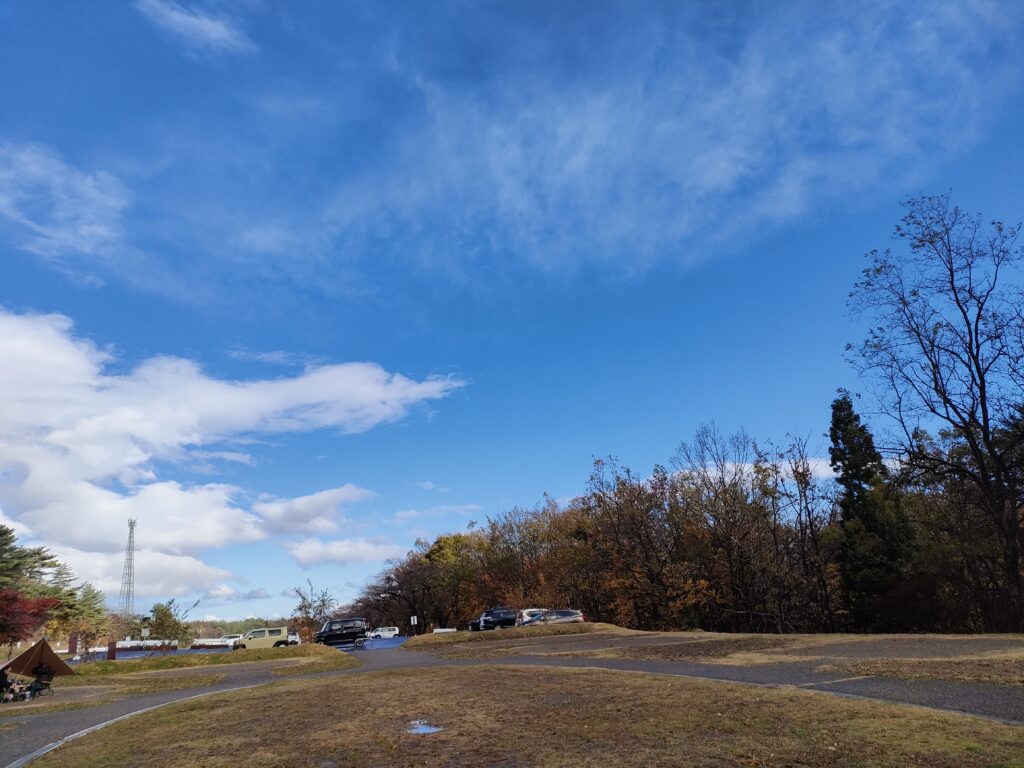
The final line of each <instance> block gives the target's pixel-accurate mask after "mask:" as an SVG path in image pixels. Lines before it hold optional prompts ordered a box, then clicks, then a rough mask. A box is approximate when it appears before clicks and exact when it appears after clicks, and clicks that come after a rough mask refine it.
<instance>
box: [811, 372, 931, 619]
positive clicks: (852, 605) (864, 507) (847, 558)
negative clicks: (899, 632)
mask: <svg viewBox="0 0 1024 768" xmlns="http://www.w3.org/2000/svg"><path fill="white" fill-rule="evenodd" d="M829 437H830V438H831V440H832V445H831V447H830V448H829V458H830V460H831V464H832V469H833V470H835V472H836V482H837V483H838V484H839V486H840V487H841V488H842V493H841V495H840V499H839V508H840V513H841V527H842V546H841V547H840V550H839V567H840V572H841V577H842V585H843V592H844V596H845V600H846V606H847V609H848V611H849V613H850V618H851V620H852V623H853V625H854V627H855V628H857V629H894V628H897V627H898V626H899V623H900V615H899V610H898V606H896V605H895V601H894V600H893V597H894V595H895V594H896V591H897V589H898V587H899V585H900V584H901V582H902V581H903V580H904V578H905V577H906V575H907V572H908V570H909V567H910V564H911V561H912V559H913V553H914V532H913V528H912V527H911V525H910V521H909V519H908V518H907V515H906V513H905V512H904V510H903V507H902V504H901V499H900V494H899V491H898V489H897V488H896V487H895V484H894V482H893V479H892V478H891V477H890V473H889V470H888V468H887V467H886V466H885V463H884V462H883V461H882V456H881V454H879V452H878V450H877V449H876V448H875V442H874V439H873V438H872V436H871V432H870V431H869V430H868V428H867V427H866V426H864V424H863V423H862V422H861V419H860V416H859V415H858V414H857V412H856V411H855V410H854V408H853V402H852V401H851V399H850V395H849V393H847V392H844V391H840V396H839V397H837V398H836V399H835V400H834V401H833V402H832V424H831V427H830V429H829Z"/></svg>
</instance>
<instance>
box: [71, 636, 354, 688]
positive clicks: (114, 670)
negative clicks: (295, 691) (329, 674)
mask: <svg viewBox="0 0 1024 768" xmlns="http://www.w3.org/2000/svg"><path fill="white" fill-rule="evenodd" d="M285 659H288V660H294V663H295V664H296V665H302V667H303V668H302V669H301V671H306V670H307V669H308V667H307V666H306V665H312V664H328V665H331V666H329V667H328V668H329V669H345V668H347V667H352V666H358V662H357V661H356V660H355V659H354V658H352V657H351V656H349V655H348V654H345V653H340V652H338V651H336V650H334V649H333V648H328V647H327V646H323V645H290V646H288V647H287V648H245V649H242V650H238V651H225V652H224V653H190V654H178V655H173V656H147V657H144V658H138V659H125V660H124V661H91V662H88V663H85V664H78V665H76V666H75V668H74V669H75V671H76V672H77V673H78V677H79V678H83V679H87V678H94V677H106V676H108V675H124V674H129V673H132V672H155V671H160V670H169V669H186V668H190V667H209V666H217V665H220V664H243V663H245V662H252V661H281V660H285ZM74 679H75V678H67V677H64V678H57V679H56V680H57V684H58V685H60V684H66V681H73V680H74ZM70 684H75V683H70ZM79 684H80V683H79Z"/></svg>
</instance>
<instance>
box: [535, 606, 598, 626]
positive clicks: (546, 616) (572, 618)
mask: <svg viewBox="0 0 1024 768" xmlns="http://www.w3.org/2000/svg"><path fill="white" fill-rule="evenodd" d="M584 621H586V619H585V618H583V612H582V611H574V610H572V609H570V608H563V609H562V610H559V611H545V612H544V613H541V614H539V615H537V616H534V617H533V618H532V619H530V620H529V621H525V622H523V626H524V627H539V626H542V625H545V624H580V623H582V622H584Z"/></svg>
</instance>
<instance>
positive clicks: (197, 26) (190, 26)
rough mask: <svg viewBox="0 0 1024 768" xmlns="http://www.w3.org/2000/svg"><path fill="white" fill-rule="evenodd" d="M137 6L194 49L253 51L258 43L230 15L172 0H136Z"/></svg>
mask: <svg viewBox="0 0 1024 768" xmlns="http://www.w3.org/2000/svg"><path fill="white" fill-rule="evenodd" d="M135 7H136V8H137V9H138V10H139V11H140V12H141V13H142V14H143V15H144V16H145V17H146V18H147V19H149V21H150V22H152V23H153V24H154V25H155V26H156V27H158V28H159V29H160V30H162V31H163V32H165V33H167V34H169V35H170V36H171V37H172V38H173V39H174V40H176V41H177V42H178V43H180V44H181V45H182V46H184V48H185V49H186V50H187V51H189V52H191V53H202V54H220V53H250V52H252V51H255V50H256V44H255V43H253V41H252V40H250V39H249V37H248V35H246V34H245V32H243V31H242V30H241V29H240V28H239V27H238V25H237V23H235V22H234V21H232V20H231V19H228V18H226V17H224V16H215V15H212V14H209V13H204V12H202V11H200V10H198V8H196V7H195V6H192V7H189V6H186V5H183V4H180V3H176V2H173V0H135Z"/></svg>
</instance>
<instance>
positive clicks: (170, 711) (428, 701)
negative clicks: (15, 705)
mask: <svg viewBox="0 0 1024 768" xmlns="http://www.w3.org/2000/svg"><path fill="white" fill-rule="evenodd" d="M421 719H422V720H426V721H428V722H430V723H431V724H434V725H439V726H442V727H443V730H442V731H441V732H439V733H435V734H430V735H413V734H409V733H406V728H407V726H408V724H409V722H410V721H412V720H421ZM186 735H187V736H186ZM240 763H244V764H245V765H247V766H308V767H314V766H315V767H316V768H338V767H340V766H380V765H389V766H391V765H394V766H411V765H417V766H576V765H597V766H608V765H622V766H645V767H647V766H655V767H657V766H680V767H682V768H685V767H686V766H826V767H829V766H843V767H844V768H845V767H848V766H863V767H865V768H869V767H870V768H874V767H882V766H892V767H895V766H907V765H917V766H932V767H933V768H945V767H949V768H954V767H955V768H961V767H962V768H975V767H980V766H1003V767H1004V768H1010V766H1018V768H1019V767H1020V766H1024V729H1022V728H1016V727H1012V726H1007V725H1001V724H998V723H993V722H989V721H986V720H980V719H975V718H969V717H963V716H957V715H952V714H943V713H935V712H929V711H926V710H921V709H916V708H911V707H900V706H895V705H886V704H879V703H874V702H866V701H854V700H847V699H841V698H837V697H828V696H825V695H823V694H816V693H812V692H806V691H798V690H793V689H768V688H751V687H746V686H739V685H731V684H723V683H713V682H705V681H695V680H685V679H679V678H671V677H664V676H654V675H638V674H628V673H617V672H612V671H607V670H594V669H551V668H536V667H514V668H510V667H494V666H490V667H452V668H429V669H403V670H395V671H392V672H382V673H374V674H365V675H352V676H345V677H343V678H334V679H329V680H317V681H313V682H309V681H305V682H303V683H301V684H298V683H285V684H282V685H277V686H273V687H272V688H261V689H254V690H251V691H244V692H237V693H233V694H231V695H219V696H213V697H210V698H206V699H201V700H196V701H193V702H186V703H182V704H179V705H174V706H172V707H167V708H164V709H161V710H158V711H156V712H153V713H150V714H147V715H142V716H139V717H137V718H132V719H130V720H127V721H124V722H122V723H118V724H115V725H113V726H110V727H109V728H107V729H104V730H103V731H99V732H97V733H94V734H92V735H90V736H88V737H85V738H83V739H81V740H79V741H76V742H73V743H71V744H69V745H67V746H64V747H61V748H60V749H59V750H57V751H56V752H54V753H51V754H50V755H47V756H46V757H44V758H43V759H42V760H41V761H40V762H39V765H40V766H42V767H45V766H61V767H62V768H76V767H77V768H110V767H111V766H122V765H145V766H147V768H170V766H181V765H194V766H206V767H208V768H220V767H221V766H223V767H224V768H228V767H230V768H237V766H238V765H239V764H240Z"/></svg>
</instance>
